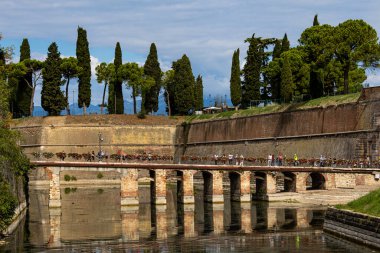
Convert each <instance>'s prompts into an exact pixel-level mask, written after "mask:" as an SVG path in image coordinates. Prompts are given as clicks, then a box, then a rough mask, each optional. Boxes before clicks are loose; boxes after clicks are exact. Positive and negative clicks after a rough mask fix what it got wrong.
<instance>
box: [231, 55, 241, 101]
mask: <svg viewBox="0 0 380 253" xmlns="http://www.w3.org/2000/svg"><path fill="white" fill-rule="evenodd" d="M239 53H240V50H239V49H237V50H236V51H234V54H233V56H232V65H231V78H230V94H231V101H232V104H233V105H234V106H237V105H239V104H240V103H241V80H240V60H239Z"/></svg>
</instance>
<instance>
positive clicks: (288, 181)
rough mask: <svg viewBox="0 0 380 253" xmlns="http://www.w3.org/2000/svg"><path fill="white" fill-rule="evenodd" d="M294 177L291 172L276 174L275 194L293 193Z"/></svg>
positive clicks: (294, 186) (294, 187)
mask: <svg viewBox="0 0 380 253" xmlns="http://www.w3.org/2000/svg"><path fill="white" fill-rule="evenodd" d="M296 181H297V180H296V175H295V174H294V173H292V172H277V175H276V188H277V192H295V191H296Z"/></svg>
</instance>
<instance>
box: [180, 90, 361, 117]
mask: <svg viewBox="0 0 380 253" xmlns="http://www.w3.org/2000/svg"><path fill="white" fill-rule="evenodd" d="M360 94H361V93H360V92H358V93H352V94H347V95H338V96H328V97H321V98H317V99H312V100H309V101H306V102H300V103H290V104H289V103H288V104H271V105H268V106H265V107H252V108H249V109H246V110H239V111H227V112H221V113H215V114H202V115H192V116H188V117H186V121H198V120H210V119H223V118H236V117H244V116H253V115H259V114H266V113H275V112H285V111H294V110H305V109H310V108H314V107H327V106H331V105H339V104H345V103H353V102H356V101H358V99H359V97H360Z"/></svg>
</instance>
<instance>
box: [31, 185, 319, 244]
mask: <svg viewBox="0 0 380 253" xmlns="http://www.w3.org/2000/svg"><path fill="white" fill-rule="evenodd" d="M103 189H104V191H103V192H102V193H99V192H98V190H99V189H97V188H78V189H77V191H75V192H73V193H67V194H63V195H62V208H51V209H49V211H50V212H49V211H48V210H47V206H46V205H45V203H46V199H47V198H48V196H47V195H48V192H47V191H46V190H45V189H34V190H33V191H32V192H31V203H30V205H31V206H30V209H31V210H38V211H34V212H32V213H31V214H30V220H31V225H30V231H31V234H32V235H33V237H32V238H31V240H30V243H31V244H32V245H40V244H45V243H46V242H48V246H49V247H61V246H62V244H65V243H66V242H69V244H72V243H75V242H80V243H83V241H85V240H89V239H90V240H91V241H94V244H95V245H96V241H102V240H114V241H119V242H120V240H121V241H122V242H128V243H130V242H137V241H141V242H144V241H146V240H147V241H151V240H155V239H166V238H174V237H175V238H176V240H180V239H181V238H192V237H196V236H198V235H204V234H214V235H218V234H222V233H224V232H225V231H227V232H228V231H234V232H239V233H240V232H242V233H250V232H252V231H268V232H270V231H276V232H278V231H281V230H289V229H296V230H297V231H304V230H305V231H306V230H309V229H312V228H313V227H315V226H316V227H320V226H321V224H322V221H323V216H324V208H323V207H297V206H293V207H292V206H287V207H283V206H282V205H276V204H275V205H272V204H268V203H267V202H257V203H253V204H252V205H251V204H250V203H240V202H229V201H228V200H226V202H225V203H224V204H212V203H205V202H203V201H202V197H201V198H200V199H198V198H197V200H196V203H195V204H194V205H185V204H181V203H177V201H176V199H175V196H176V188H175V187H173V188H169V189H168V194H167V197H168V203H167V209H166V210H165V209H162V208H160V207H162V206H156V205H150V204H149V203H145V204H140V205H139V207H138V208H120V204H119V203H120V202H119V201H118V198H119V196H118V191H119V189H117V188H112V187H110V188H103ZM140 191H141V192H140V193H141V194H142V195H143V196H145V197H148V195H149V188H147V187H142V189H140ZM197 197H198V195H197ZM61 210H62V211H61ZM41 218H42V220H46V222H41V223H39V222H35V221H39V220H41ZM38 223H39V224H38ZM37 231H38V233H37ZM74 231H75V232H74Z"/></svg>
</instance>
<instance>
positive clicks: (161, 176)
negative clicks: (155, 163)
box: [149, 169, 166, 205]
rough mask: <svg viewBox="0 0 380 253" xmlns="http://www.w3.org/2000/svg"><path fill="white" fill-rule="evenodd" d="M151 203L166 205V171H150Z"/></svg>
mask: <svg viewBox="0 0 380 253" xmlns="http://www.w3.org/2000/svg"><path fill="white" fill-rule="evenodd" d="M149 173H150V177H151V178H152V179H153V181H151V185H150V190H151V202H152V203H154V204H156V205H166V171H165V170H164V169H157V170H154V171H153V170H151V171H150V172H149Z"/></svg>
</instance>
